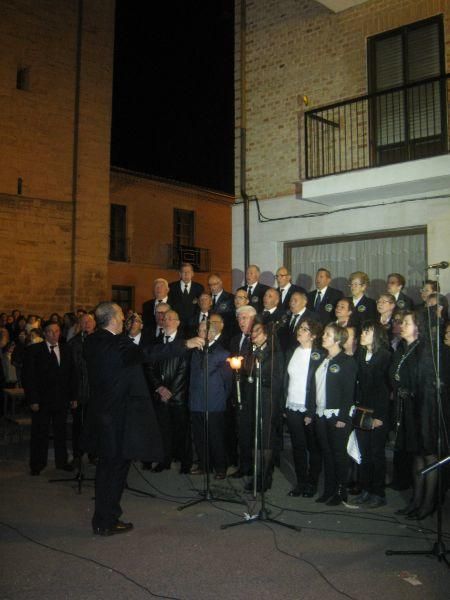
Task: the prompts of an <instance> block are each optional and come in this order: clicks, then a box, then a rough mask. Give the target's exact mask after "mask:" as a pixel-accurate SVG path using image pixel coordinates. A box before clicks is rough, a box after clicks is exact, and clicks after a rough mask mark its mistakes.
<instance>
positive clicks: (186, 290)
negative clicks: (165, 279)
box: [183, 283, 189, 296]
mask: <svg viewBox="0 0 450 600" xmlns="http://www.w3.org/2000/svg"><path fill="white" fill-rule="evenodd" d="M188 294H189V290H188V284H187V283H185V284H184V292H183V295H184V296H187V295H188Z"/></svg>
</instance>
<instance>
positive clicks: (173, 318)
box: [146, 310, 192, 473]
mask: <svg viewBox="0 0 450 600" xmlns="http://www.w3.org/2000/svg"><path fill="white" fill-rule="evenodd" d="M179 326H180V319H179V317H178V315H177V313H176V312H175V311H174V310H169V311H167V312H166V314H165V318H164V344H174V345H178V346H179V345H180V344H182V343H183V338H182V336H181V335H180V334H179V331H178V328H179ZM146 373H147V376H148V380H149V385H150V390H151V392H152V394H153V399H154V402H155V408H156V416H157V417H158V423H159V426H160V429H161V434H162V440H163V448H164V460H163V461H162V462H161V463H158V464H157V465H155V466H154V467H153V469H152V471H153V472H154V473H159V472H161V471H163V470H164V469H170V467H171V464H172V460H179V461H180V462H181V466H180V473H189V470H190V468H191V466H192V447H191V439H190V426H189V410H188V405H187V384H188V361H187V358H186V357H185V356H184V355H180V356H171V357H170V358H166V359H165V360H163V361H158V362H157V363H154V364H151V365H149V366H148V368H147V369H146Z"/></svg>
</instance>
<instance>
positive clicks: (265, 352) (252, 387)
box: [244, 320, 283, 491]
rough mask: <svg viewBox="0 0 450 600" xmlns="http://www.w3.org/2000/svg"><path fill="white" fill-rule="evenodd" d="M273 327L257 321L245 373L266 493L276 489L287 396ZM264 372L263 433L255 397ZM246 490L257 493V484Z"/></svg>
mask: <svg viewBox="0 0 450 600" xmlns="http://www.w3.org/2000/svg"><path fill="white" fill-rule="evenodd" d="M270 329H272V326H271V325H270V324H264V323H261V322H260V321H258V320H257V321H255V323H254V324H253V327H252V332H251V340H252V352H251V354H249V355H248V356H247V357H246V361H245V365H244V371H245V373H246V374H247V377H246V379H247V381H246V384H245V388H246V391H245V393H246V397H247V399H248V400H249V401H250V404H251V407H252V410H253V415H254V416H253V431H254V430H255V427H258V434H260V437H259V445H258V447H259V448H260V449H261V450H262V453H263V461H262V462H263V474H261V473H260V469H259V466H260V464H261V461H260V456H258V457H257V466H258V482H257V483H258V488H260V487H261V481H263V484H264V490H267V489H269V488H270V487H271V486H272V473H273V462H274V461H273V453H274V450H276V449H277V448H278V447H279V436H280V429H281V428H280V423H281V402H282V395H283V357H282V354H281V352H280V351H279V349H278V343H277V341H276V340H275V339H274V332H273V331H272V332H270V335H269V330H270ZM258 364H259V368H260V372H261V373H260V382H261V388H260V393H261V404H260V407H259V409H260V413H259V414H260V418H261V421H262V431H259V426H260V424H261V422H260V419H258V423H256V422H255V410H254V408H255V395H256V378H257V374H258V369H257V365H258ZM245 489H246V490H248V491H251V490H252V489H253V481H250V482H249V483H248V484H247V485H246V486H245Z"/></svg>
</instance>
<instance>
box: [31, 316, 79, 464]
mask: <svg viewBox="0 0 450 600" xmlns="http://www.w3.org/2000/svg"><path fill="white" fill-rule="evenodd" d="M60 335H61V329H60V327H59V325H58V324H57V323H50V322H49V323H47V324H46V326H45V328H44V338H45V341H43V342H40V343H38V344H33V345H31V346H28V347H27V349H26V351H25V356H24V364H23V372H22V380H23V386H24V389H25V396H26V398H27V401H28V403H29V404H30V408H31V439H30V469H31V475H39V473H40V472H41V471H42V469H44V468H45V466H46V465H47V454H48V442H49V425H50V421H51V422H52V427H53V440H54V447H55V464H56V468H57V469H64V470H65V471H71V470H73V466H72V465H69V464H68V463H67V448H66V421H67V411H68V408H69V406H71V407H72V408H76V405H77V403H76V400H75V398H76V378H75V373H74V363H73V358H72V352H71V350H70V348H69V347H68V346H65V345H60V344H59V338H60Z"/></svg>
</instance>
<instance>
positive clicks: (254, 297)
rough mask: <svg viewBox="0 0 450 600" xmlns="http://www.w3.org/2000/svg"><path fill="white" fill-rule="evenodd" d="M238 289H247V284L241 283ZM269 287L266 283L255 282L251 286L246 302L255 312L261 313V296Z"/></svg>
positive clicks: (262, 308) (262, 296)
mask: <svg viewBox="0 0 450 600" xmlns="http://www.w3.org/2000/svg"><path fill="white" fill-rule="evenodd" d="M239 289H240V290H245V291H247V289H248V285H243V286H241V287H240V288H239ZM268 289H269V286H268V285H264V283H257V284H256V286H255V287H254V288H253V292H252V294H251V296H250V298H249V299H248V303H249V304H250V306H253V308H254V309H255V310H256V312H257V313H261V312H262V311H263V310H264V305H263V298H264V294H265V293H266V291H267V290H268Z"/></svg>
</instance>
